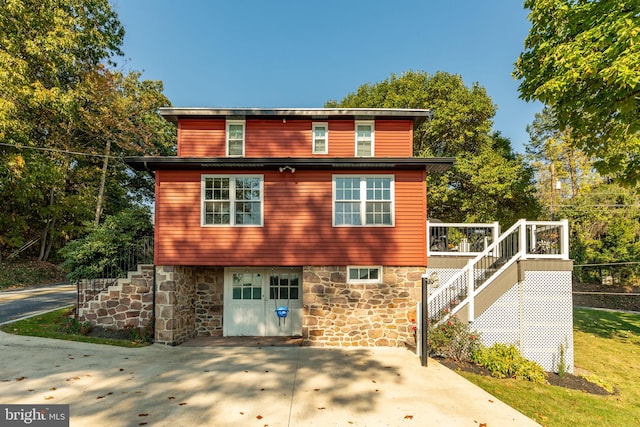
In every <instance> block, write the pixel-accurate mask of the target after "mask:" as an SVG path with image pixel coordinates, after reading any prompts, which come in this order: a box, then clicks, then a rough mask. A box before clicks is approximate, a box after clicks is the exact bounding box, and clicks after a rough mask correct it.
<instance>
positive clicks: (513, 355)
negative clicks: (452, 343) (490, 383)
mask: <svg viewBox="0 0 640 427" xmlns="http://www.w3.org/2000/svg"><path fill="white" fill-rule="evenodd" d="M472 360H473V362H475V363H477V364H478V365H480V366H483V367H485V368H487V369H488V370H489V371H490V372H491V374H492V375H493V376H495V377H498V378H505V377H508V378H516V379H524V380H528V381H532V382H535V383H543V384H544V383H546V381H547V380H546V374H545V372H544V369H542V366H540V365H539V364H537V363H536V362H533V361H531V360H528V359H525V358H524V357H523V356H522V355H521V354H520V351H519V350H518V348H517V347H516V346H514V345H513V344H509V345H506V344H500V343H496V344H493V345H492V346H491V347H482V348H479V349H478V350H477V351H475V352H474V353H473V357H472Z"/></svg>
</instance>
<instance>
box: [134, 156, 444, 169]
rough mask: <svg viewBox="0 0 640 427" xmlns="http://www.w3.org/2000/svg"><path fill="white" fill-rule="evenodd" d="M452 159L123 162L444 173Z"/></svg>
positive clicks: (181, 166)
mask: <svg viewBox="0 0 640 427" xmlns="http://www.w3.org/2000/svg"><path fill="white" fill-rule="evenodd" d="M454 161H455V159H454V158H453V157H429V158H423V157H408V158H407V157H402V158H377V157H368V158H367V157H357V158H290V157H286V158H245V157H240V158H237V157H236V158H234V157H224V158H219V157H151V156H148V157H127V158H125V162H126V163H127V164H128V165H130V166H131V167H133V168H134V169H136V170H140V171H149V172H151V171H155V170H158V169H165V170H221V169H223V170H229V169H264V170H274V169H275V170H278V169H280V168H284V167H286V166H289V167H290V168H295V169H299V170H304V169H307V170H311V169H315V170H318V169H333V170H337V169H343V170H344V169H354V170H363V169H394V170H426V171H427V172H445V171H447V170H448V169H449V168H451V166H452V165H453V163H454Z"/></svg>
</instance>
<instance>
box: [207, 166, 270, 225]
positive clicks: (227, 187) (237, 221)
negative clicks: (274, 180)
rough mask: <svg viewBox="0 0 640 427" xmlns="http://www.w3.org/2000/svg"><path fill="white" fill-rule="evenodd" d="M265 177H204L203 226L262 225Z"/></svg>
mask: <svg viewBox="0 0 640 427" xmlns="http://www.w3.org/2000/svg"><path fill="white" fill-rule="evenodd" d="M262 217H263V177H262V175H203V176H202V225H204V226H209V225H232V226H262V225H263V222H262Z"/></svg>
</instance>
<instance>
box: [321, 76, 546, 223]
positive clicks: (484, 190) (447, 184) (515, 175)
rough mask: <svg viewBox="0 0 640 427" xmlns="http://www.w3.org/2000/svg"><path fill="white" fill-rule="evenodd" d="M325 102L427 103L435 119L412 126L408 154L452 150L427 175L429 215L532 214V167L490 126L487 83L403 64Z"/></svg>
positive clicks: (506, 217) (510, 217)
mask: <svg viewBox="0 0 640 427" xmlns="http://www.w3.org/2000/svg"><path fill="white" fill-rule="evenodd" d="M326 106H327V107H350V108H356V107H368V108H426V109H430V110H432V111H433V112H434V115H433V118H432V119H431V120H430V121H429V122H427V123H424V124H422V125H421V126H420V127H418V128H417V129H415V131H414V150H413V151H414V155H415V156H418V157H429V156H452V157H456V163H455V165H454V167H453V168H452V169H451V170H449V171H448V172H445V173H443V174H429V176H428V178H427V180H428V181H427V193H428V194H427V198H428V200H429V216H430V217H435V218H439V219H441V220H445V221H451V222H464V221H474V222H475V221H496V220H498V221H500V222H501V223H502V224H503V225H511V224H512V223H513V222H515V221H516V220H517V219H518V218H535V217H536V216H537V214H538V211H539V206H538V203H537V201H536V198H535V188H534V186H533V171H532V170H531V169H530V168H528V167H527V165H526V164H525V163H524V161H523V158H522V156H519V155H516V154H514V153H513V152H512V150H511V143H510V141H509V140H508V139H507V138H504V137H503V136H501V135H500V134H499V133H493V134H492V133H491V126H492V118H493V116H494V115H495V111H496V107H495V105H494V104H493V102H492V100H491V98H490V97H489V96H488V95H487V93H486V91H485V89H484V88H483V87H481V86H480V85H479V84H477V83H475V84H473V85H472V86H471V88H468V87H466V86H465V84H464V82H463V81H462V78H461V77H460V76H459V75H454V74H448V73H444V72H437V73H435V74H434V75H429V74H427V73H424V72H413V71H409V72H406V73H404V74H402V75H401V76H397V75H395V74H392V75H391V77H389V78H388V79H387V80H384V81H382V82H380V83H377V84H373V85H372V84H365V85H362V86H360V87H359V88H358V90H357V91H356V92H355V93H352V94H349V95H347V96H346V97H345V98H344V99H343V100H342V101H340V102H337V101H335V100H332V101H328V102H327V104H326Z"/></svg>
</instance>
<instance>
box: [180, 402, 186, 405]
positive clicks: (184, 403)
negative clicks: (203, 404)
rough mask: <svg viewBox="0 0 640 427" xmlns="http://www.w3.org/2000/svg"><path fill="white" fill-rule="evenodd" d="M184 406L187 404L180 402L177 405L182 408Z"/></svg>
mask: <svg viewBox="0 0 640 427" xmlns="http://www.w3.org/2000/svg"><path fill="white" fill-rule="evenodd" d="M186 404H187V402H180V403H179V405H180V406H184V405H186Z"/></svg>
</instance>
